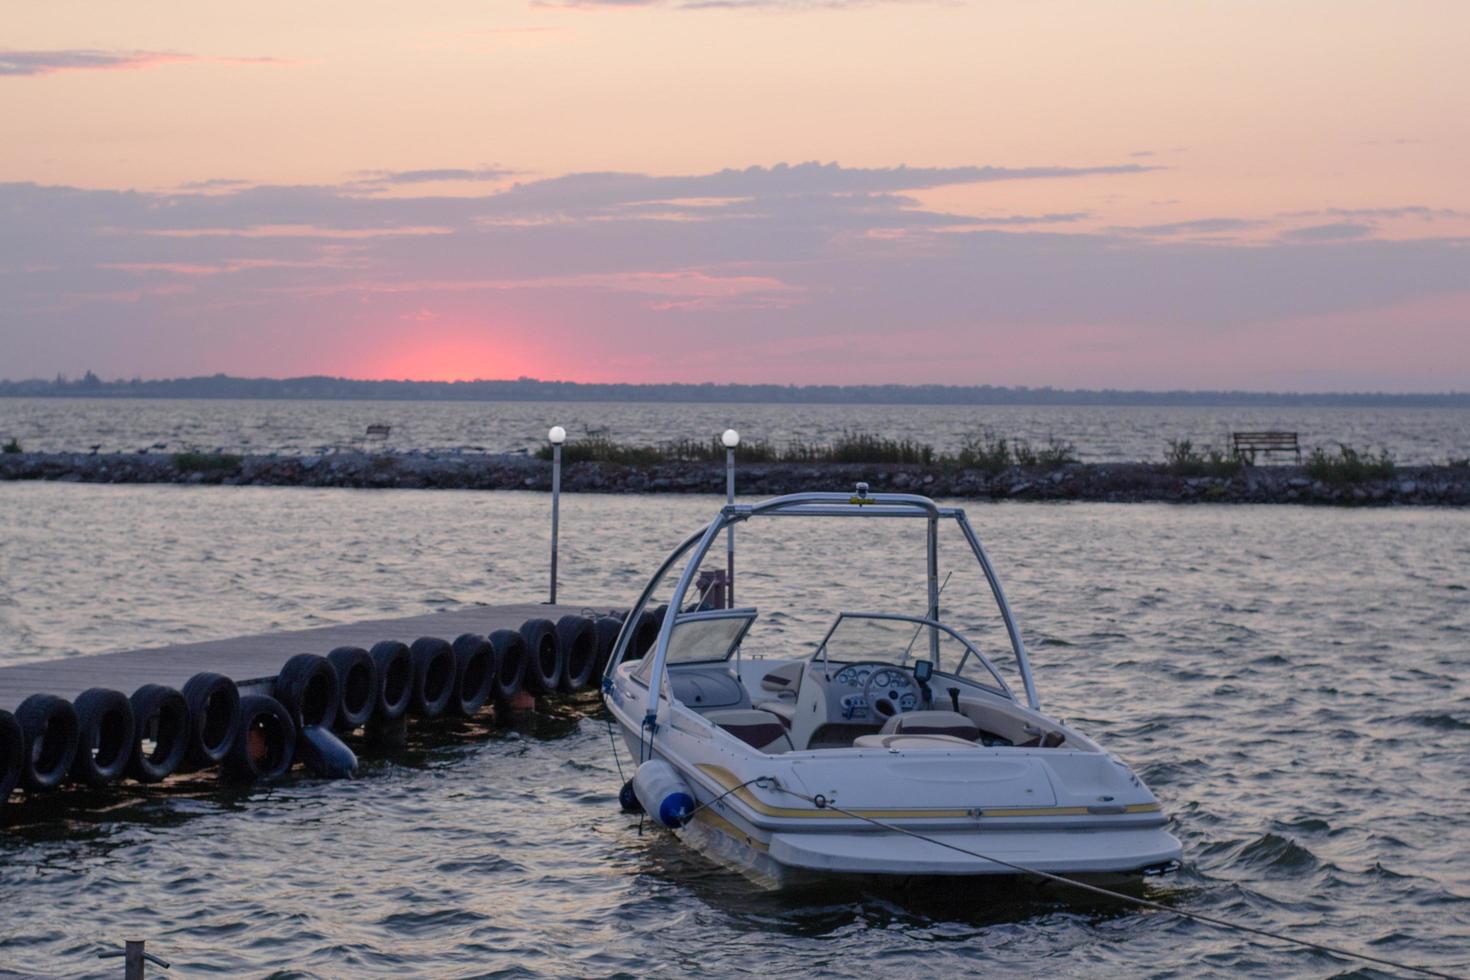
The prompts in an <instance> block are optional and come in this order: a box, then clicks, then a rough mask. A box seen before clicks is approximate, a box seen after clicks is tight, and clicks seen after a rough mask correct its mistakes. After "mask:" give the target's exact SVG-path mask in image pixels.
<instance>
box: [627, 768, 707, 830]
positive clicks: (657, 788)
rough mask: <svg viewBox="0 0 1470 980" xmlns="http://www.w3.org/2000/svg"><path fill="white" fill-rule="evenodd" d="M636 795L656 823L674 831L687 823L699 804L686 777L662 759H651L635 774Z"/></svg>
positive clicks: (634, 788)
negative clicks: (690, 789) (695, 800)
mask: <svg viewBox="0 0 1470 980" xmlns="http://www.w3.org/2000/svg"><path fill="white" fill-rule="evenodd" d="M633 795H635V796H637V797H638V802H639V803H642V804H643V812H645V813H647V814H648V815H649V816H650V817H652V818H653V821H654V823H656V824H658V825H659V826H661V827H668V828H669V829H670V830H675V829H677V828H679V827H682V826H683V825H684V824H685V823H687V822H688V820H689V817H690V815H691V814H693V812H694V807H695V805H696V804H695V802H694V794H693V793H691V792H689V787H688V786H687V785H686V784H685V783H684V780H683V779H681V778H679V774H678V773H677V772H675V771H674V767H673V766H671V765H669V764H668V763H667V762H665V761H663V760H662V759H649V760H648V761H647V762H645V763H643V765H641V766H639V767H638V771H637V772H636V773H634V774H633Z"/></svg>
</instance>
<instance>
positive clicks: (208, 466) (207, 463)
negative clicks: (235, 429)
mask: <svg viewBox="0 0 1470 980" xmlns="http://www.w3.org/2000/svg"><path fill="white" fill-rule="evenodd" d="M243 462H244V459H243V458H241V457H239V456H232V455H230V454H229V453H174V467H175V468H176V469H178V470H180V471H182V472H184V473H233V472H235V471H236V470H238V469H239V468H240V466H241V464H242V463H243Z"/></svg>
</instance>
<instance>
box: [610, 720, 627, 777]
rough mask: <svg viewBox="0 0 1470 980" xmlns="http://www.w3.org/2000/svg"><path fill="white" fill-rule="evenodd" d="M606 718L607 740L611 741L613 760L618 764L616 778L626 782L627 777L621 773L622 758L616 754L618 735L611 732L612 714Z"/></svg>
mask: <svg viewBox="0 0 1470 980" xmlns="http://www.w3.org/2000/svg"><path fill="white" fill-rule="evenodd" d="M606 720H607V740H608V741H609V742H611V743H612V750H613V762H616V763H617V764H618V778H619V779H621V780H622V781H623V782H624V783H626V782H627V781H628V777H627V776H626V775H624V774H623V760H622V759H621V758H619V756H618V737H617V736H616V735H614V734H613V723H612V715H608V716H607V719H606Z"/></svg>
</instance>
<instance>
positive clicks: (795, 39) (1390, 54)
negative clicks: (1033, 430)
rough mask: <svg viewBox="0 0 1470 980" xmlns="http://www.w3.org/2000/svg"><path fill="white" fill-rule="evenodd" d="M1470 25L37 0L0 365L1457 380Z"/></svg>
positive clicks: (1326, 8) (759, 0) (7, 178)
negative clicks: (100, 2) (101, 2)
mask: <svg viewBox="0 0 1470 980" xmlns="http://www.w3.org/2000/svg"><path fill="white" fill-rule="evenodd" d="M1467 37H1470V3H1466V2H1464V0H1396V2H1389V0H1379V2H1364V0H1269V2H1264V0H1229V2H1225V0H1215V2H1208V0H1201V2H1179V0H932V2H930V0H581V2H562V0H424V2H421V3H416V4H404V3H401V2H380V0H353V2H337V0H313V2H312V3H309V4H302V3H298V2H293V3H283V2H276V0H258V2H253V3H250V4H248V5H247V4H243V3H212V4H201V3H198V2H197V0H188V2H175V0H149V2H146V3H145V2H141V0H135V2H120V3H111V4H97V3H95V2H75V0H48V2H47V3H45V4H28V5H22V6H20V7H17V8H15V9H12V10H10V11H9V12H8V13H7V16H6V20H5V24H4V29H3V32H0V377H3V378H11V379H18V378H26V377H50V376H52V375H55V374H57V373H66V374H69V375H72V376H76V375H80V374H81V373H82V372H83V371H85V370H89V369H90V370H93V371H95V372H97V373H98V374H100V375H102V376H103V377H105V378H113V377H134V376H141V377H172V376H180V375H196V374H212V373H215V372H226V373H229V374H235V375H251V376H293V375H303V374H332V375H342V376H349V377H361V378H423V379H459V378H508V377H517V376H532V377H540V378H557V379H565V380H575V381H633V382H640V381H685V382H705V381H710V382H777V383H944V384H1000V385H1056V386H1062V387H1124V388H1152V389H1166V388H1240V389H1256V390H1302V391H1344V390H1388V391H1445V390H1459V391H1464V390H1470V58H1467V57H1465V39H1466V38H1467Z"/></svg>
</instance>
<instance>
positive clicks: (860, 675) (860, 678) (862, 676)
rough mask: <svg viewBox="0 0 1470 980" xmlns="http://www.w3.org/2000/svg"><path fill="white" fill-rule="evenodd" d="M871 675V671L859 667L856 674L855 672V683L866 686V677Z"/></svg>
mask: <svg viewBox="0 0 1470 980" xmlns="http://www.w3.org/2000/svg"><path fill="white" fill-rule="evenodd" d="M871 673H872V671H871V670H869V669H868V668H866V667H859V668H858V672H857V682H858V683H859V684H866V683H868V675H869V674H871Z"/></svg>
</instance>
